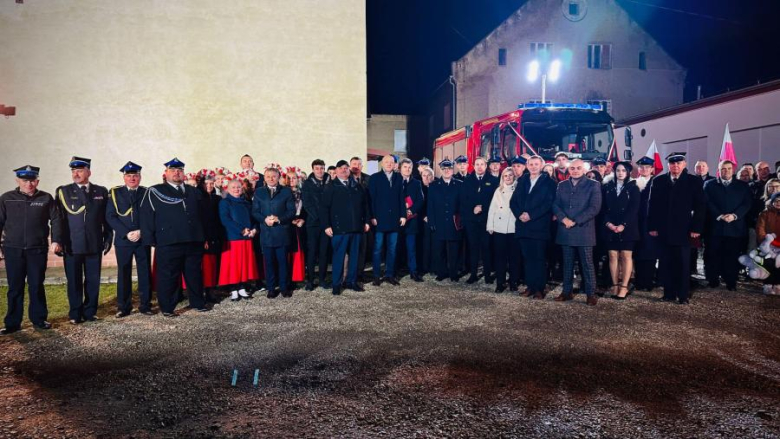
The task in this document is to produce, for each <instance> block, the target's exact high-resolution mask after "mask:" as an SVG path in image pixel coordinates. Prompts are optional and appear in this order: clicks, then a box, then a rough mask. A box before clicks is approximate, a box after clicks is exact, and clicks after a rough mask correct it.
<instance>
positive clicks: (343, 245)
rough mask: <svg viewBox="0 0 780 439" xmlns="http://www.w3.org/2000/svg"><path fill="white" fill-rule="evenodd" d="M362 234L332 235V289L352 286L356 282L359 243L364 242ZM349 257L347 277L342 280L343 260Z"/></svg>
mask: <svg viewBox="0 0 780 439" xmlns="http://www.w3.org/2000/svg"><path fill="white" fill-rule="evenodd" d="M366 236H367V235H366V234H364V233H345V234H343V235H333V288H337V287H340V286H341V285H342V284H347V285H354V284H355V283H356V282H357V272H358V266H359V265H360V260H359V259H360V242H361V241H364V240H365V237H366ZM347 255H349V266H348V267H347V276H346V279H344V258H345V257H346V256H347Z"/></svg>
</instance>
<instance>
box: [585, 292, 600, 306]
mask: <svg viewBox="0 0 780 439" xmlns="http://www.w3.org/2000/svg"><path fill="white" fill-rule="evenodd" d="M585 303H587V304H588V306H596V304H597V303H599V298H598V296H596V295H595V294H591V295H590V296H588V300H586V301H585Z"/></svg>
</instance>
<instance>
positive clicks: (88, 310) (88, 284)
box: [65, 253, 103, 320]
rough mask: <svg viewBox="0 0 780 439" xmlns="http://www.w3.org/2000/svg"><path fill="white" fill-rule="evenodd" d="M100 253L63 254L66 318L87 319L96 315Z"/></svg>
mask: <svg viewBox="0 0 780 439" xmlns="http://www.w3.org/2000/svg"><path fill="white" fill-rule="evenodd" d="M102 259H103V255H102V254H101V253H91V254H87V255H72V254H67V253H66V254H65V277H67V278H68V303H69V304H70V311H68V318H69V319H71V320H79V319H82V318H85V319H89V318H92V317H94V316H95V314H97V307H98V294H99V293H100V261H101V260H102Z"/></svg>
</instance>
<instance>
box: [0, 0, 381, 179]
mask: <svg viewBox="0 0 780 439" xmlns="http://www.w3.org/2000/svg"><path fill="white" fill-rule="evenodd" d="M365 39H366V32H365V4H364V1H363V0H317V1H316V2H315V1H313V0H233V1H212V0H167V1H154V0H132V1H107V0H46V1H27V2H25V3H24V4H22V5H19V4H16V3H15V2H13V1H3V2H0V42H2V43H1V44H0V104H5V105H13V106H16V107H17V115H16V116H15V117H11V118H10V119H7V120H6V119H0V154H2V156H3V159H2V161H0V163H2V166H0V189H3V190H5V188H7V187H10V186H11V185H13V174H12V173H11V172H10V170H11V169H13V168H14V167H17V166H21V165H24V164H28V163H29V164H34V165H39V166H41V167H42V177H41V179H42V186H41V187H42V188H43V189H44V190H52V189H53V188H54V187H55V185H57V184H62V183H64V182H68V181H69V179H70V173H69V170H68V167H67V163H68V160H69V158H70V157H71V156H72V155H80V156H85V157H90V158H92V159H93V181H94V182H96V183H98V184H103V185H111V184H118V183H119V182H121V178H120V174H119V173H118V169H119V168H120V167H121V166H122V165H123V164H124V163H125V162H126V161H127V160H133V161H135V162H137V163H139V164H141V165H143V166H144V172H145V174H146V179H145V181H144V183H145V184H152V183H156V182H158V181H159V178H160V175H161V173H162V163H164V162H165V161H167V160H168V159H170V158H171V157H173V156H178V157H179V158H180V159H181V160H182V161H184V162H185V163H187V168H188V170H191V171H194V170H197V169H200V168H202V167H207V166H208V167H214V166H227V167H229V168H231V169H235V168H237V167H238V160H239V157H240V155H242V154H244V153H249V154H252V155H253V156H254V157H255V162H256V164H257V166H256V167H257V168H260V167H262V164H264V163H266V162H269V161H275V162H280V163H282V164H283V165H292V164H296V165H299V166H301V168H303V169H308V164H309V163H310V162H311V160H312V159H313V158H315V157H321V158H323V159H325V160H326V161H327V162H329V163H334V162H335V161H336V160H338V159H340V158H344V157H347V158H348V157H351V156H353V155H358V156H365V153H366V43H365Z"/></svg>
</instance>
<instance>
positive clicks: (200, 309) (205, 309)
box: [195, 306, 211, 312]
mask: <svg viewBox="0 0 780 439" xmlns="http://www.w3.org/2000/svg"><path fill="white" fill-rule="evenodd" d="M195 311H197V312H209V311H211V308H208V307H205V306H201V307H200V308H195Z"/></svg>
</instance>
